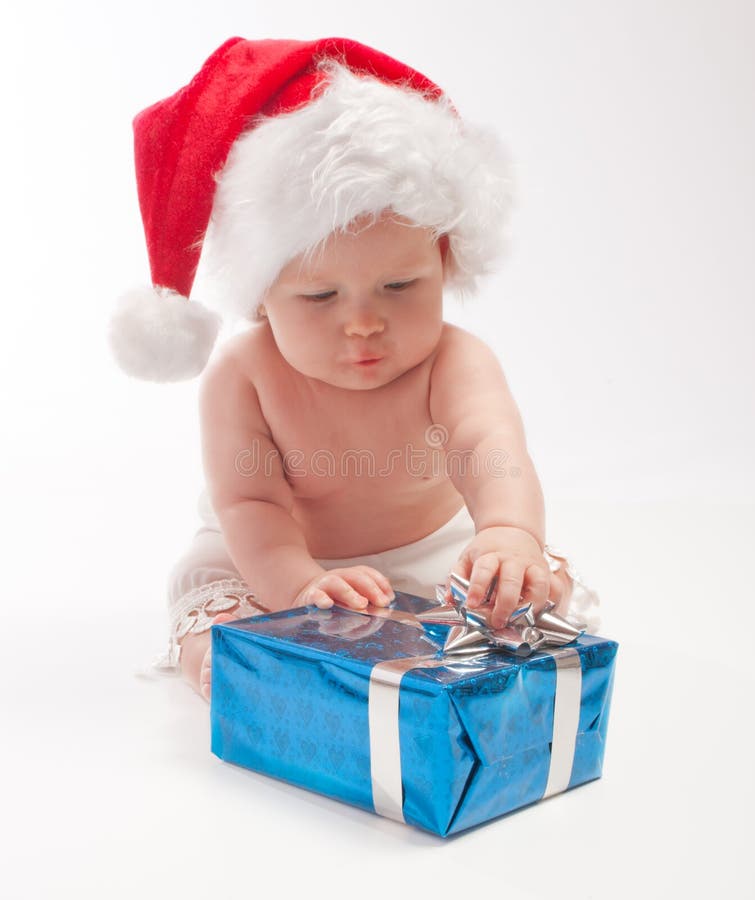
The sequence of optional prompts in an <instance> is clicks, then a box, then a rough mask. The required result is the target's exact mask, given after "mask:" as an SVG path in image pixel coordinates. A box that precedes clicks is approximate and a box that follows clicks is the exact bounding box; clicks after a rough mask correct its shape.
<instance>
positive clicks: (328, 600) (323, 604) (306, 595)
mask: <svg viewBox="0 0 755 900" xmlns="http://www.w3.org/2000/svg"><path fill="white" fill-rule="evenodd" d="M310 604H313V605H314V606H316V607H317V608H318V609H330V607H331V606H332V605H333V598H332V597H330V596H329V595H328V594H327V592H326V591H324V590H322V589H321V588H319V587H317V586H316V585H310V586H309V587H307V588H306V589H305V590H303V591H302V592H301V593H300V594H299V596H298V597H297V598H296V604H295V605H296V606H309V605H310Z"/></svg>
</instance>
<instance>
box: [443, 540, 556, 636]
mask: <svg viewBox="0 0 755 900" xmlns="http://www.w3.org/2000/svg"><path fill="white" fill-rule="evenodd" d="M454 571H455V572H456V573H457V574H459V575H461V576H462V577H463V578H466V579H467V580H468V581H469V590H468V592H467V606H469V607H470V609H474V608H475V607H477V606H480V604H481V603H482V600H483V598H484V596H485V592H486V591H487V589H488V587H489V585H490V582H491V581H492V580H493V578H494V576H495V575H498V585H497V589H496V592H495V594H494V595H493V596H492V597H491V598H490V603H491V605H492V606H493V607H494V612H493V616H492V619H491V624H492V626H493V628H501V627H503V626H504V625H505V624H506V622H507V621H508V620H509V617H510V616H511V614H512V613H513V612H514V610H515V609H517V607H519V606H522V605H523V603H532V608H533V612H534V614H535V615H537V614H538V613H540V612H541V611H542V610H543V608H544V607H545V606H546V605H547V604H548V602H549V601H550V602H552V603H556V604H558V602H559V601H560V599H561V596H562V593H563V589H564V583H563V579H559V578H556V577H555V575H557V574H558V573H553V575H552V574H551V571H550V568H549V566H548V563H547V562H546V560H545V557H544V556H543V551H542V549H541V547H540V545H539V544H538V542H537V541H536V540H535V538H534V537H532V535H531V534H529V532H527V531H524V530H522V529H521V528H514V527H511V526H496V527H493V528H483V529H482V531H480V532H478V533H477V534H476V535H475V536H474V538H473V539H472V541H471V542H470V543H469V545H468V546H467V547H466V549H465V550H464V553H463V554H462V555H461V557H460V558H459V560H458V562H457V564H456V566H455V568H454ZM450 596H451V592H450V580H449V579H447V580H446V599H447V600H450Z"/></svg>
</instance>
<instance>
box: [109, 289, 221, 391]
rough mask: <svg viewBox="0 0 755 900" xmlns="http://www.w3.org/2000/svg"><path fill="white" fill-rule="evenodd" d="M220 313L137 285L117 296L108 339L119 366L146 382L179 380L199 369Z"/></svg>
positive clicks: (207, 355)
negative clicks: (217, 313)
mask: <svg viewBox="0 0 755 900" xmlns="http://www.w3.org/2000/svg"><path fill="white" fill-rule="evenodd" d="M220 322H221V320H220V317H219V316H217V315H216V314H215V313H214V312H212V311H210V310H208V309H207V308H206V307H204V306H202V305H201V304H200V303H198V302H196V301H195V300H192V301H189V300H187V298H186V297H182V296H181V295H180V294H177V293H176V292H175V291H171V290H168V289H167V288H152V287H144V288H136V289H134V290H132V291H129V292H128V293H126V294H123V296H121V297H120V298H119V299H118V302H117V305H116V308H115V312H114V313H113V315H112V317H111V319H110V328H109V334H108V337H109V341H110V347H111V349H112V351H113V355H114V356H115V358H116V360H117V362H118V364H119V366H120V367H121V368H122V369H123V370H124V371H125V372H127V373H128V374H129V375H133V376H135V377H136V378H142V379H145V380H147V381H182V380H184V379H188V378H194V377H195V376H196V375H198V374H199V373H200V372H201V371H202V369H203V368H204V366H205V364H206V362H207V360H208V358H209V356H210V353H211V351H212V347H213V344H214V343H215V338H216V336H217V333H218V328H219V327H220Z"/></svg>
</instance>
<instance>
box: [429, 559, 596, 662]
mask: <svg viewBox="0 0 755 900" xmlns="http://www.w3.org/2000/svg"><path fill="white" fill-rule="evenodd" d="M497 585H498V576H497V575H496V576H495V577H494V578H493V580H492V581H491V582H490V585H489V586H488V589H487V591H486V593H485V597H484V599H483V601H482V604H481V605H480V606H479V607H477V608H476V609H470V608H469V607H468V606H467V605H466V602H467V592H468V591H469V581H467V579H466V578H463V577H462V576H461V575H458V574H457V573H456V572H451V576H450V587H451V603H446V602H445V594H446V586H445V585H443V584H438V585H436V586H435V595H436V599H437V600H438V601H439V602H440V604H441V605H440V606H437V607H435V608H434V609H429V610H427V611H426V612H422V613H417V614H416V615H415V618H416V619H417V620H418V621H420V622H423V623H426V624H437V625H450V626H451V628H450V630H449V632H448V636H447V638H446V642H445V644H444V647H443V652H444V653H448V654H451V655H455V656H460V655H466V654H475V653H481V652H484V650H485V648H486V647H489V648H493V647H495V648H497V649H500V650H503V651H505V652H507V653H511V654H513V655H514V656H519V657H525V656H530V654H532V653H534V651H535V650H539V649H540V648H542V647H563V646H564V645H565V644H570V643H571V642H572V641H574V640H576V639H577V638H578V637H579V636H580V635H581V634H584V631H585V628H584V627H580V628H576V627H574V626H573V625H571V624H570V623H569V622H567V621H566V619H564V618H563V617H562V616H559V615H558V614H557V613H554V612H553V609H554V608H555V605H556V604H555V603H550V602H549V604H548V605H547V606H546V607H545V609H543V610H542V612H540V613H539V614H538V615H537V616H535V614H534V613H533V612H532V604H531V603H527V604H525V605H524V606H520V607H519V608H518V609H515V610H514V612H513V613H512V614H511V616H510V617H509V620H508V622H507V623H506V625H504V626H503V628H493V626H492V624H491V619H492V615H493V607H492V605H490V603H489V601H490V599H491V597H493V596H494V594H495V589H496V587H497Z"/></svg>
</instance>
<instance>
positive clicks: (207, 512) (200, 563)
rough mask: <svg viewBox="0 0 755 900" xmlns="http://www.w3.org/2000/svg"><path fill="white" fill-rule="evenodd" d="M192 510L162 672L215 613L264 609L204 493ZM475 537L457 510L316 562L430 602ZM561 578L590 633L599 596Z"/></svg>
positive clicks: (571, 612) (172, 580)
mask: <svg viewBox="0 0 755 900" xmlns="http://www.w3.org/2000/svg"><path fill="white" fill-rule="evenodd" d="M198 509H199V514H200V517H201V519H202V522H203V526H202V527H201V528H200V529H199V530H198V531H197V533H196V534H195V535H194V538H193V540H192V543H191V545H190V547H189V548H188V550H187V552H186V553H185V554H184V556H182V557H181V559H179V560H178V562H177V563H176V565H175V566H174V567H173V570H172V572H171V574H170V577H169V579H168V608H169V611H170V619H171V636H170V640H169V647H168V652H167V653H166V654H164V655H163V656H162V657H160V658H159V659H158V660H157V661H156V662H155V664H154V665H155V667H156V668H158V669H161V670H168V671H171V670H172V671H176V670H177V668H178V662H179V655H180V649H179V641H180V640H181V639H182V638H183V636H184V635H185V634H187V633H189V632H193V633H199V632H202V631H206V630H207V629H208V628H210V626H211V624H212V618H213V617H214V616H215V615H217V614H218V613H219V612H223V611H229V612H230V611H231V610H233V611H234V614H236V615H239V614H243V615H245V616H253V615H258V614H260V613H261V612H265V611H266V608H265V598H264V597H257V596H256V595H255V594H254V586H253V585H247V584H246V583H245V582H244V581H243V579H242V578H241V575H240V574H239V572H238V571H237V569H236V568H235V566H234V565H233V562H232V561H231V558H230V556H229V555H228V550H227V549H226V545H225V540H224V538H223V534H222V531H221V530H220V523H219V521H218V519H217V516H216V515H215V512H214V510H213V509H212V506H211V504H210V502H209V499H208V496H207V492H206V491H202V493H201V495H200V497H199V501H198ZM474 534H475V527H474V521H473V519H472V517H471V515H470V514H469V510H468V509H467V507H466V506H463V507H462V508H461V509H460V510H459V512H457V513H456V514H455V515H454V516H452V517H451V519H450V520H449V521H448V522H446V523H445V525H441V527H440V528H438V529H436V530H435V531H433V532H431V533H430V534H428V535H426V536H425V537H423V538H421V539H420V540H418V541H413V542H412V543H410V544H404V545H403V546H400V547H395V548H393V549H391V550H384V551H383V552H382V553H372V554H366V555H364V556H353V557H342V558H340V559H322V558H318V559H316V560H315V561H316V562H317V563H319V565H321V566H322V567H323V568H324V569H335V568H341V567H347V566H357V565H367V566H371V567H373V568H375V569H377V570H378V571H379V572H381V573H382V574H383V575H385V576H386V578H388V580H389V581H390V583H391V586H392V587H393V588H394V590H397V591H403V592H404V593H407V594H414V595H416V596H418V597H426V598H427V599H431V600H432V599H435V596H436V593H435V585H436V584H438V583H442V582H444V581H445V579H446V577H447V575H448V574H449V573H450V572H451V571H452V569H453V568H454V566H455V565H456V562H457V561H458V559H459V557H460V556H461V554H462V552H463V551H464V549H465V547H466V546H467V544H468V543H469V542H470V541H471V540H472V538H473V537H474ZM552 552H557V553H558V556H559V557H562V556H563V555H564V554H562V553H561V552H560V551H552ZM545 555H546V559H548V562H549V564H550V567H551V569H552V570H554V569H557V568H558V565H559V564H558V562H556V561H554V560H553V558H552V557H549V555H548V554H547V553H546V554H545ZM567 572H568V573H569V574H570V575H572V577H573V578H574V579H575V584H574V588H573V590H572V595H571V598H570V601H569V607H568V616H569V618H570V619H572V620H579V621H580V622H582V623H584V624H586V625H587V626H588V630H589V631H594V630H595V629H596V628H597V627H598V625H599V621H600V620H599V618H598V615H597V608H598V604H599V600H598V596H597V594H596V593H595V591H592V590H591V589H590V588H588V587H587V586H586V585H585V584H584V582H583V581H582V579H581V577H580V576H579V575H578V573H577V572H576V570H575V569H574V568H573V566H572V565H571V564H568V565H567Z"/></svg>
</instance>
